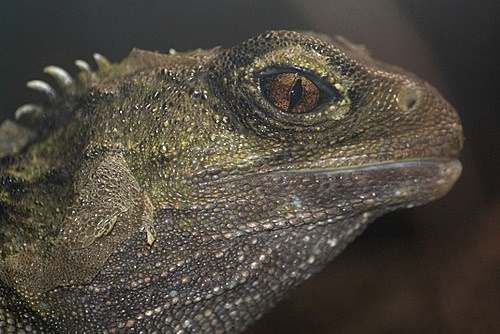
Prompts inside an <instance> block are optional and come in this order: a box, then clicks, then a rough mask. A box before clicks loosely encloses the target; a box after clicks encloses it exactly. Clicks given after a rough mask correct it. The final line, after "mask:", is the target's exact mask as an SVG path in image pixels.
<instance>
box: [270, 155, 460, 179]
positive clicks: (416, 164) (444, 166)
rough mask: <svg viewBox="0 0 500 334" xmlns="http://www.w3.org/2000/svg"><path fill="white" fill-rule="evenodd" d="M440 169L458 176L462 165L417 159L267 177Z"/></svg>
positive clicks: (450, 160) (454, 160)
mask: <svg viewBox="0 0 500 334" xmlns="http://www.w3.org/2000/svg"><path fill="white" fill-rule="evenodd" d="M436 168H438V169H441V170H442V171H443V172H444V173H445V174H456V173H458V174H460V172H461V170H462V164H461V163H460V161H459V160H458V159H457V158H418V159H408V160H400V161H384V162H375V163H370V164H367V165H356V166H346V167H318V168H307V169H290V170H280V171H274V172H270V173H268V174H267V175H286V174H297V173H300V174H316V175H321V174H328V175H332V176H333V175H337V174H349V173H356V172H370V171H378V170H385V169H394V170H403V169H436Z"/></svg>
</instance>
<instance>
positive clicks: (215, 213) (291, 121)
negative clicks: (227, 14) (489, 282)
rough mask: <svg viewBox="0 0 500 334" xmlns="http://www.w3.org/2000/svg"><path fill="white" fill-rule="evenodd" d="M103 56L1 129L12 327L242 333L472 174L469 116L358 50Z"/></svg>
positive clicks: (279, 39)
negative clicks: (376, 228) (352, 250)
mask: <svg viewBox="0 0 500 334" xmlns="http://www.w3.org/2000/svg"><path fill="white" fill-rule="evenodd" d="M96 60H97V62H98V65H99V70H98V71H96V72H93V71H92V70H90V69H89V68H88V67H87V66H85V64H84V65H82V63H80V66H79V67H80V68H81V69H82V72H81V73H80V74H79V76H78V78H77V79H76V80H74V81H73V80H66V81H65V80H63V79H64V76H61V75H57V74H56V75H54V74H53V73H52V74H53V75H54V76H55V77H56V79H58V81H60V82H59V83H60V86H62V88H61V89H60V92H59V93H57V95H55V94H52V93H53V92H48V91H47V89H39V90H42V91H44V92H46V93H48V95H50V96H49V97H50V98H49V101H48V103H47V104H46V105H44V106H33V105H30V106H27V107H24V109H23V110H21V111H18V113H17V120H16V121H7V122H5V123H4V124H2V126H1V127H0V130H1V132H0V133H2V134H0V142H1V143H2V146H0V157H2V159H1V160H0V163H1V171H0V177H1V179H2V182H1V184H0V187H1V188H0V205H1V210H0V224H1V227H2V229H1V230H0V243H1V248H0V251H1V253H0V255H1V259H0V260H1V262H0V297H1V299H0V328H1V329H2V330H3V331H4V332H9V331H11V330H12V331H13V330H14V329H15V328H23V329H24V330H26V331H42V332H43V331H47V332H59V333H67V332H105V331H108V332H111V333H118V332H127V331H142V332H183V331H185V332H239V331H242V330H243V329H244V328H245V327H247V326H248V325H249V324H251V323H252V322H253V321H255V320H256V319H258V318H259V317H260V316H261V315H262V314H263V313H264V312H266V311H267V310H269V309H270V308H272V307H273V306H274V305H275V304H276V303H277V302H278V301H279V300H280V299H281V298H282V297H283V296H284V295H285V294H286V293H287V291H289V290H290V289H291V288H292V287H295V286H297V285H298V284H300V283H301V282H302V281H304V280H305V279H307V278H308V277H309V276H310V275H311V274H313V273H315V272H317V271H319V270H321V269H322V268H323V267H324V265H325V264H326V263H327V262H328V261H330V260H331V259H333V258H334V257H335V256H336V255H337V254H338V253H339V252H340V251H341V250H342V249H343V248H344V247H345V246H346V245H347V243H348V242H349V241H351V240H352V239H353V238H354V237H355V236H356V235H358V234H359V233H360V232H361V231H362V230H363V228H364V227H365V226H366V224H367V223H369V222H370V221H372V220H373V219H375V218H376V217H377V216H380V215H382V214H384V213H386V212H389V211H393V210H395V209H398V208H405V207H412V206H416V205H421V204H424V203H427V202H429V201H431V200H434V199H436V198H438V197H441V196H443V195H444V194H445V193H446V192H447V191H448V190H449V189H450V188H451V187H452V185H453V184H454V182H455V181H456V179H457V178H458V176H459V175H460V171H461V165H460V163H459V162H458V161H457V160H456V157H457V155H458V153H459V151H460V149H461V146H462V140H463V137H462V129H461V125H460V120H459V118H458V116H457V114H456V112H455V111H454V110H453V108H452V107H451V106H450V105H449V104H448V103H447V102H446V101H445V100H444V99H443V98H442V97H441V96H440V95H439V93H437V92H436V90H435V89H434V88H433V87H431V86H430V85H428V84H427V83H425V82H423V81H422V80H420V79H418V78H416V77H415V76H414V75H412V74H409V73H406V72H404V71H403V70H401V69H399V68H396V67H392V66H389V65H385V64H382V63H380V62H377V61H375V60H373V59H371V58H370V56H369V55H368V54H367V53H366V52H365V51H364V50H363V49H362V48H360V47H357V46H354V45H351V44H350V43H349V42H347V41H345V40H338V41H332V40H330V39H329V38H327V37H325V36H321V35H315V34H309V33H302V34H299V33H295V32H285V31H278V32H269V33H266V34H263V35H261V36H258V37H255V38H252V39H250V40H248V41H246V42H243V43H242V44H240V45H237V46H235V47H233V48H230V49H221V48H215V49H212V50H197V51H192V52H188V53H184V54H173V55H162V54H159V53H152V52H148V51H141V50H134V51H132V53H131V54H130V55H129V56H128V57H127V58H125V59H124V60H123V61H122V62H121V63H119V64H114V65H113V64H110V63H108V62H107V61H106V60H105V59H103V58H101V57H97V58H96ZM48 72H51V71H48ZM52 72H54V71H52Z"/></svg>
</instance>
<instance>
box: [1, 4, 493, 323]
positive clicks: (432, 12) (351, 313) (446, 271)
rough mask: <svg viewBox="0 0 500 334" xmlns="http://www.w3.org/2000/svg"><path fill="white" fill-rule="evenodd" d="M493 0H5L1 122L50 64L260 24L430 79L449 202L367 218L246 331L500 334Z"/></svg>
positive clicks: (229, 38) (238, 33) (188, 41)
mask: <svg viewBox="0 0 500 334" xmlns="http://www.w3.org/2000/svg"><path fill="white" fill-rule="evenodd" d="M499 17H500V2H499V1H493V0H492V1H485V0H482V1H466V0H449V1H445V0H442V1H431V0H419V1H412V0H401V1H369V0H366V1H347V0H346V1H328V0H313V1H298V0H295V1H294V0H289V1H286V0H279V1H272V0H258V1H232V0H226V1H203V0H199V1H194V0H184V1H181V0H178V1H131V0H125V1H124V0H121V1H109V0H108V1H103V0H99V1H98V0H87V1H85V2H83V1H82V2H73V1H63V0H61V1H53V0H45V1H34V0H31V1H14V0H6V1H2V3H1V4H0V73H1V75H0V120H2V119H4V118H6V117H9V116H10V115H12V113H13V112H14V110H15V109H16V108H17V107H18V106H19V105H21V104H23V103H27V102H33V101H36V100H37V99H38V98H39V96H38V95H37V94H36V93H34V92H30V91H29V90H27V89H25V88H24V83H25V82H26V81H27V80H31V79H34V78H41V79H47V77H46V76H45V75H43V74H42V72H41V70H42V68H43V67H44V66H46V65H49V64H53V65H58V66H61V67H63V68H66V69H68V70H69V71H70V72H71V73H75V72H76V69H75V68H74V65H73V61H74V60H75V59H78V58H81V59H84V60H87V61H89V62H91V60H92V53H94V52H100V53H102V54H104V55H105V56H107V57H108V58H109V59H110V60H119V59H121V58H123V57H125V56H126V55H127V54H128V52H129V51H130V49H131V48H132V47H139V48H143V49H150V50H158V51H164V52H166V51H168V49H169V48H171V47H173V48H176V49H178V50H180V51H182V50H188V49H192V48H198V47H202V48H209V47H212V46H215V45H224V46H230V45H233V44H235V43H238V42H239V41H241V40H243V39H245V38H247V37H249V36H252V35H255V34H258V33H260V32H262V31H264V30H267V29H277V28H280V29H281V28H285V29H306V30H316V31H320V32H324V33H328V34H331V35H335V34H339V35H343V36H345V37H347V38H349V39H350V40H351V41H353V42H356V43H363V44H366V45H367V46H368V48H369V49H370V50H371V52H372V54H373V55H375V56H376V57H377V58H379V59H381V60H384V61H387V62H391V63H394V64H397V65H400V66H402V67H404V68H407V69H409V70H411V71H413V72H415V73H418V74H419V75H420V76H421V77H424V78H425V79H427V80H428V81H429V82H431V83H433V84H434V85H435V86H437V87H438V88H439V90H441V91H442V92H443V94H444V95H445V96H446V97H447V98H448V99H449V100H450V101H451V102H452V103H453V104H454V105H455V106H456V108H457V110H458V111H459V113H460V114H461V116H462V119H463V123H464V129H465V135H466V142H465V148H464V152H463V155H462V161H463V164H464V173H463V176H462V178H461V179H460V180H459V182H458V184H457V185H456V187H455V188H454V189H453V190H452V191H451V192H450V194H449V195H448V196H446V197H445V198H443V199H442V200H439V201H437V202H435V203H432V204H429V205H427V206H424V207H421V208H416V209H413V210H406V211H401V212H396V213H394V214H391V215H388V216H386V217H384V218H383V219H380V220H379V221H377V222H375V223H374V224H372V225H371V226H370V228H369V229H368V230H367V231H366V233H365V234H364V235H363V236H361V237H360V238H359V239H357V240H356V241H355V242H354V243H353V244H352V245H351V246H350V247H348V249H347V250H346V251H345V252H344V253H343V254H342V255H341V256H340V257H339V258H338V259H337V260H335V261H334V262H333V263H332V264H331V265H330V266H329V267H327V268H326V269H325V270H324V271H323V272H322V273H320V274H318V275H317V276H315V277H313V278H312V279H311V280H310V281H308V282H307V283H306V284H305V285H303V286H302V287H301V288H300V289H298V291H296V292H295V293H294V294H292V296H291V297H290V298H288V299H287V300H285V301H284V302H283V303H281V304H280V306H279V307H278V308H276V309H275V310H274V311H273V312H272V313H271V314H269V315H267V316H265V317H264V319H262V320H261V321H260V322H259V323H257V324H256V325H255V326H253V327H252V328H251V329H250V330H249V331H248V333H368V332H369V333H494V332H497V333H498V332H500V324H499V319H500V195H499V180H500V140H499V134H498V129H499V126H500V116H499V115H500V111H499V104H500V89H499V85H498V81H499V78H500V66H499V62H500V61H499V60H498V51H497V49H498V47H499V46H500V19H499Z"/></svg>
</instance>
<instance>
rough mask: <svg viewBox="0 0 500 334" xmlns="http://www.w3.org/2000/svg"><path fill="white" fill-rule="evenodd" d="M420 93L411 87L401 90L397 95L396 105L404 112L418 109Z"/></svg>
mask: <svg viewBox="0 0 500 334" xmlns="http://www.w3.org/2000/svg"><path fill="white" fill-rule="evenodd" d="M421 96H422V92H421V91H420V90H418V89H415V88H413V87H407V88H403V89H402V90H401V91H400V92H399V94H398V104H399V106H400V108H401V109H403V110H404V111H411V110H413V109H415V108H417V107H418V105H419V104H420V99H421Z"/></svg>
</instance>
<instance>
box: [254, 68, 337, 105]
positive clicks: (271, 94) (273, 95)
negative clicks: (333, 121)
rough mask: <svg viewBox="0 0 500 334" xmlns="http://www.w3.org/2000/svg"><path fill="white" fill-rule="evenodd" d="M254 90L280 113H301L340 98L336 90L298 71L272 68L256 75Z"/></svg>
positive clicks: (299, 69) (306, 73)
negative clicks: (256, 86) (255, 87)
mask: <svg viewBox="0 0 500 334" xmlns="http://www.w3.org/2000/svg"><path fill="white" fill-rule="evenodd" d="M258 86H259V87H258V88H259V91H260V92H261V94H262V95H263V96H264V97H265V98H266V100H267V101H268V102H270V103H271V104H273V105H274V107H276V108H277V109H279V110H280V111H282V112H286V113H290V114H305V113H309V112H311V111H313V110H314V109H316V108H317V107H318V106H320V105H321V104H323V103H325V102H336V101H339V100H341V99H342V96H341V93H340V92H339V90H338V89H336V88H335V87H333V86H332V85H331V84H330V83H328V82H325V81H324V80H322V79H321V78H319V77H318V76H316V75H315V74H313V73H310V72H308V71H305V70H304V69H301V68H294V67H273V68H270V69H267V70H265V71H262V72H260V73H259V74H258Z"/></svg>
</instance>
